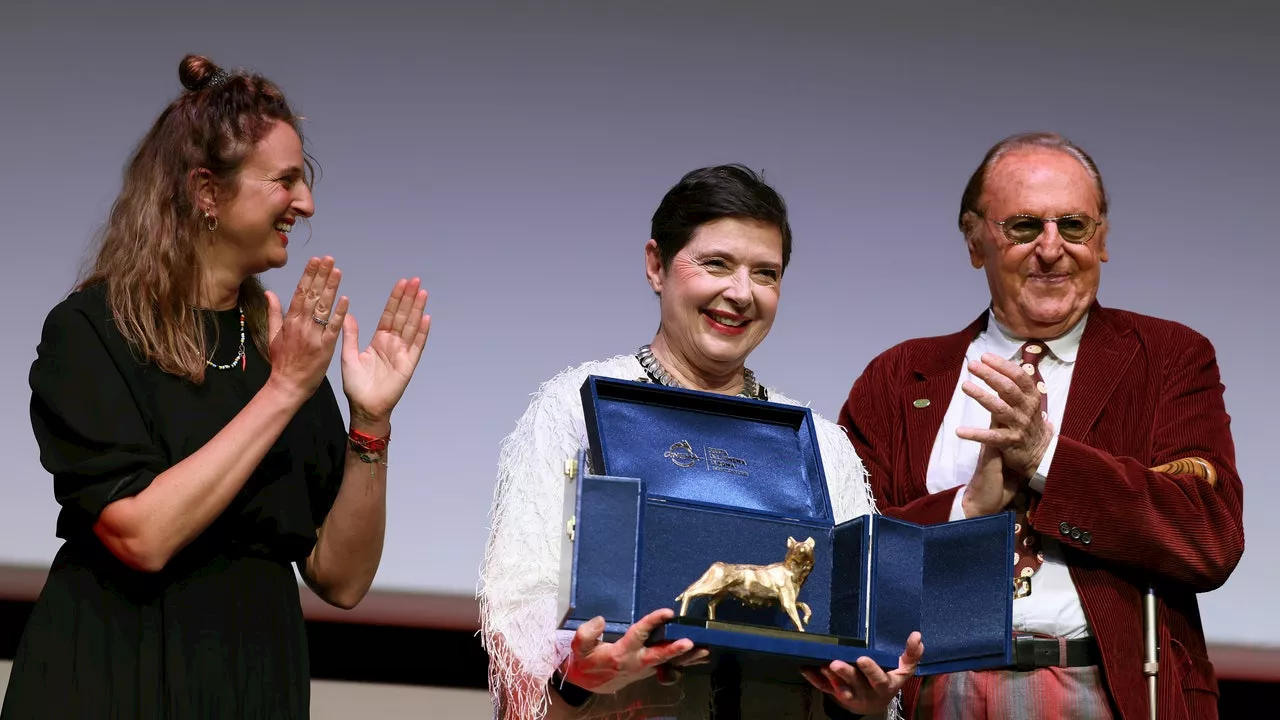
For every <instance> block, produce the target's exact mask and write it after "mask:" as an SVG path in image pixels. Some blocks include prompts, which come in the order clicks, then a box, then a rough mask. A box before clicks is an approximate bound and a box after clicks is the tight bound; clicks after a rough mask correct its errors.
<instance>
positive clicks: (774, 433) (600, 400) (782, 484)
mask: <svg viewBox="0 0 1280 720" xmlns="http://www.w3.org/2000/svg"><path fill="white" fill-rule="evenodd" d="M581 393H582V408H583V413H584V415H585V418H586V425H587V438H588V440H589V442H590V450H589V458H590V462H591V471H592V472H593V473H596V474H599V475H608V476H615V477H633V478H639V479H641V480H642V481H643V482H644V484H645V487H646V490H647V493H646V496H647V498H648V499H649V500H651V501H652V500H658V501H665V502H678V503H696V504H699V505H710V506H716V507H723V508H727V509H734V510H744V511H748V512H753V513H760V514H765V515H772V516H776V517H780V518H786V519H793V520H809V521H819V522H828V523H829V522H831V521H832V512H831V500H830V498H829V497H828V495H827V481H826V475H825V473H824V472H823V468H822V457H821V455H820V453H819V450H818V437H817V433H816V432H815V430H814V425H813V414H812V413H811V412H810V411H809V409H808V408H805V407H800V406H796V405H783V404H780V403H772V402H767V401H762V400H753V399H749V398H743V397H736V396H728V395H720V394H717V393H709V392H701V391H696V390H687V389H684V388H672V387H667V386H664V385H655V384H652V383H646V382H635V381H631V380H618V379H615V378H606V377H601V376H598V375H591V376H589V377H588V378H587V379H586V382H584V383H583V384H582V390H581Z"/></svg>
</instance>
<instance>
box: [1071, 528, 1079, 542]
mask: <svg viewBox="0 0 1280 720" xmlns="http://www.w3.org/2000/svg"><path fill="white" fill-rule="evenodd" d="M1080 534H1081V533H1080V528H1077V527H1073V528H1071V539H1072V540H1079V539H1080Z"/></svg>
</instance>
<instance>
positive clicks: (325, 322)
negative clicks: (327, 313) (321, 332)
mask: <svg viewBox="0 0 1280 720" xmlns="http://www.w3.org/2000/svg"><path fill="white" fill-rule="evenodd" d="M311 319H312V320H313V321H315V323H316V324H317V325H328V324H329V321H328V320H327V319H325V318H322V317H318V316H316V315H312V316H311Z"/></svg>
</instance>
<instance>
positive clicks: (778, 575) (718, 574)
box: [676, 537, 813, 632]
mask: <svg viewBox="0 0 1280 720" xmlns="http://www.w3.org/2000/svg"><path fill="white" fill-rule="evenodd" d="M812 570H813V538H809V539H808V540H805V541H804V542H797V541H796V539H795V538H791V537H789V538H787V554H786V557H785V558H783V560H782V562H776V563H773V564H772V565H734V564H730V563H725V562H715V563H712V564H711V567H709V568H707V571H706V572H705V573H703V574H702V577H700V578H698V580H697V581H696V582H694V583H693V584H692V585H690V586H689V587H687V588H685V590H684V592H682V593H680V594H679V595H677V596H676V600H680V601H681V603H680V615H681V616H683V615H685V614H686V613H687V612H688V610H689V601H690V600H692V599H694V598H698V597H707V598H711V599H710V600H708V601H707V619H709V620H715V619H716V605H719V604H720V601H721V600H723V599H725V598H726V597H729V596H733V597H734V598H736V599H738V600H739V601H740V602H742V604H744V605H747V606H749V607H767V606H769V605H775V604H776V605H780V606H781V607H782V610H783V612H785V613H786V614H787V617H789V618H791V621H792V622H794V623H795V625H796V629H797V630H799V631H800V632H804V626H805V624H807V623H808V622H809V618H810V616H812V614H813V613H812V611H810V609H809V606H808V605H807V604H806V603H804V602H801V601H799V600H797V599H796V596H797V595H799V594H800V588H801V587H803V586H804V581H805V580H807V579H808V578H809V572H810V571H812ZM798 609H799V610H803V611H804V622H801V620H800V615H799V613H798V612H797V610H798Z"/></svg>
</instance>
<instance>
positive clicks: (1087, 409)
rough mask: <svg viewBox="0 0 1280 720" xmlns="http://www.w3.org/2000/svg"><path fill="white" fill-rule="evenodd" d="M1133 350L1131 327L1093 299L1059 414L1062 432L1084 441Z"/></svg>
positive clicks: (1127, 363)
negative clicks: (1064, 402)
mask: <svg viewBox="0 0 1280 720" xmlns="http://www.w3.org/2000/svg"><path fill="white" fill-rule="evenodd" d="M1137 351H1138V340H1137V338H1136V337H1134V335H1133V332H1132V328H1130V327H1128V326H1127V325H1126V324H1124V323H1123V321H1122V320H1121V319H1120V318H1118V317H1117V316H1116V315H1114V314H1112V313H1109V312H1107V311H1106V309H1104V308H1102V307H1101V306H1099V305H1098V304H1097V302H1095V303H1094V305H1093V308H1092V309H1091V310H1090V311H1089V321H1088V324H1087V325H1085V328H1084V337H1082V338H1080V352H1079V353H1078V354H1077V355H1076V366H1075V369H1074V370H1072V372H1071V391H1070V392H1069V393H1068V396H1067V407H1066V409H1065V410H1063V415H1062V428H1061V432H1062V434H1063V435H1065V436H1066V437H1069V438H1071V439H1073V440H1084V438H1085V435H1087V434H1088V432H1089V430H1090V428H1092V427H1093V424H1094V422H1096V421H1097V419H1098V415H1099V413H1101V412H1102V408H1103V407H1105V406H1106V404H1107V400H1109V399H1110V398H1111V394H1112V393H1113V392H1115V389H1116V387H1117V386H1118V385H1119V384H1120V380H1121V379H1122V378H1123V377H1124V376H1125V373H1126V371H1127V370H1128V368H1129V363H1130V362H1131V361H1132V360H1133V356H1134V354H1135V353H1137Z"/></svg>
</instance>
